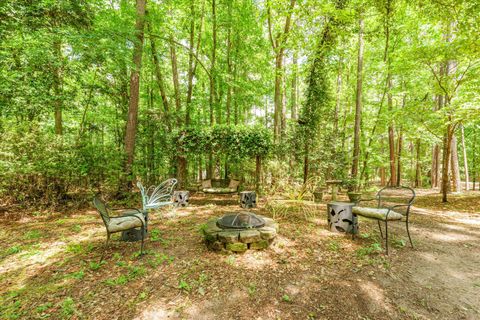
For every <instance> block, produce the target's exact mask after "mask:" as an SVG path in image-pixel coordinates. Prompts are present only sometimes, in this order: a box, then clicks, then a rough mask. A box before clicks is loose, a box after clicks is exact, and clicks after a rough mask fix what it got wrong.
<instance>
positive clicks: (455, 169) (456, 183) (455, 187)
mask: <svg viewBox="0 0 480 320" xmlns="http://www.w3.org/2000/svg"><path fill="white" fill-rule="evenodd" d="M451 157H452V159H451V160H450V161H451V170H452V191H453V192H460V191H462V187H461V181H460V166H459V164H458V146H457V137H456V135H455V134H453V136H452V146H451Z"/></svg>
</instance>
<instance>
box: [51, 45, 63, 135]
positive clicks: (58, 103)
mask: <svg viewBox="0 0 480 320" xmlns="http://www.w3.org/2000/svg"><path fill="white" fill-rule="evenodd" d="M53 52H54V54H55V57H56V59H57V61H56V63H55V67H54V70H53V93H54V95H55V98H54V100H53V104H54V110H55V134H58V135H62V134H63V123H62V108H63V97H62V82H63V81H62V67H61V63H62V60H63V58H62V42H61V40H60V39H55V40H54V41H53Z"/></svg>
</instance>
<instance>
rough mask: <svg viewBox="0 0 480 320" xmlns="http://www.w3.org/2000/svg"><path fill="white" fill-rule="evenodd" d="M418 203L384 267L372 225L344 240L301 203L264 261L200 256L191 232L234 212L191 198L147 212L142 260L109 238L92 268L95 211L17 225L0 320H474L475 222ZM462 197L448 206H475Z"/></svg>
mask: <svg viewBox="0 0 480 320" xmlns="http://www.w3.org/2000/svg"><path fill="white" fill-rule="evenodd" d="M426 197H427V198H428V199H423V198H421V199H419V201H418V203H417V207H415V208H414V210H413V213H412V220H411V223H412V224H411V229H410V230H411V234H412V238H413V240H414V244H415V249H411V248H410V246H409V243H408V238H407V235H406V231H405V224H404V223H398V222H395V223H391V224H389V230H390V232H389V238H390V249H391V251H390V255H389V256H385V255H384V253H383V249H382V247H383V241H382V240H381V239H380V236H379V231H378V226H377V223H376V222H375V221H372V220H364V219H361V220H360V234H359V235H358V236H357V237H356V238H355V240H352V238H351V236H349V235H345V234H340V233H332V232H330V231H328V230H327V222H326V218H325V216H326V214H325V212H324V211H325V205H323V204H322V205H313V203H312V202H310V201H305V202H300V203H299V204H298V207H292V208H290V207H289V208H290V209H288V210H287V211H285V212H283V213H282V215H279V216H277V219H276V220H277V222H278V223H279V225H280V229H279V235H278V236H277V238H276V239H275V241H274V242H273V243H272V244H271V246H270V247H269V248H268V249H267V250H264V251H253V250H249V251H247V252H246V253H244V254H224V253H219V252H212V251H209V250H207V249H206V246H205V244H204V242H203V239H202V236H201V233H200V232H199V230H200V227H201V226H202V225H203V224H204V223H205V222H206V221H208V220H209V219H211V218H214V217H220V216H222V215H223V214H225V213H226V212H229V211H235V210H240V208H239V207H238V199H236V198H235V197H234V196H231V195H228V196H225V197H222V196H201V197H195V196H194V197H193V198H192V200H191V205H190V206H189V207H186V208H177V209H171V208H168V209H164V210H160V211H158V212H152V213H151V215H150V222H149V233H150V236H149V238H148V240H147V241H146V251H147V254H146V255H145V256H143V257H138V250H139V243H125V242H121V241H119V240H118V239H119V237H118V235H117V236H115V238H114V240H113V241H112V243H111V246H110V247H109V250H108V251H107V254H106V257H105V261H104V262H103V263H98V260H99V257H100V255H101V253H102V252H103V243H104V241H105V239H106V233H105V229H104V226H103V223H102V222H101V220H100V218H99V216H98V213H96V212H95V211H93V210H91V209H89V210H85V211H82V212H78V213H76V214H75V215H70V216H64V217H62V216H59V215H57V216H55V218H51V217H50V218H48V219H44V218H42V217H34V216H29V217H28V216H27V217H25V218H23V219H22V220H21V221H28V222H27V223H23V222H19V221H15V222H8V223H7V224H6V226H7V228H4V229H2V230H1V231H0V246H1V248H2V251H3V252H4V253H2V254H1V255H0V294H1V295H2V298H1V300H0V305H3V306H0V311H2V312H3V313H5V314H7V315H8V317H13V316H12V315H22V317H21V318H26V319H28V318H41V317H46V316H47V315H50V316H51V318H52V319H57V318H62V316H61V314H62V312H63V311H62V310H64V307H63V306H64V303H65V301H69V299H71V301H73V306H74V308H75V310H76V314H77V315H78V317H79V318H91V319H112V318H125V319H133V318H135V319H277V318H280V319H339V315H341V317H342V318H345V319H359V318H362V317H363V318H365V319H367V318H368V319H385V318H399V319H403V318H412V319H413V318H426V319H431V318H435V319H437V318H439V319H454V318H459V317H460V318H461V317H463V318H465V319H476V318H480V311H479V307H478V306H479V305H480V301H479V300H480V298H479V296H478V294H477V293H478V289H479V288H480V282H479V281H480V280H478V279H480V273H479V272H478V271H477V270H478V265H480V242H479V241H478V240H479V238H480V234H479V228H478V224H479V221H480V216H479V214H478V213H472V212H463V211H462V210H459V211H457V210H456V209H455V207H454V205H453V204H449V206H448V208H443V207H442V208H441V209H436V208H435V207H434V206H433V207H432V205H431V204H429V203H430V202H429V201H437V200H438V199H437V197H436V196H435V195H433V196H430V195H427V196H426ZM458 197H461V196H460V195H459V196H458ZM469 197H470V198H469V200H468V201H467V202H465V201H464V200H463V199H461V200H458V201H457V200H455V201H454V202H455V203H468V204H469V205H471V204H472V203H479V202H480V196H478V199H477V198H472V196H469ZM432 199H433V200H432ZM297 202H298V201H297ZM297 202H296V204H295V205H297ZM261 203H262V202H261ZM288 203H289V204H288V205H289V206H290V205H291V202H288ZM419 203H425V207H420V206H419ZM251 211H254V212H256V213H259V214H262V215H265V216H269V217H271V216H272V215H273V212H271V211H269V210H267V209H265V207H263V206H260V207H259V208H256V209H253V210H251ZM305 213H307V214H305ZM22 288H23V289H22ZM105 297H108V298H107V299H105ZM17 301H18V302H17ZM2 308H3V309H2ZM39 310H40V311H39ZM44 310H45V311H44Z"/></svg>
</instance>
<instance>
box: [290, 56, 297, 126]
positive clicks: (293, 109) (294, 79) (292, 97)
mask: <svg viewBox="0 0 480 320" xmlns="http://www.w3.org/2000/svg"><path fill="white" fill-rule="evenodd" d="M297 73H298V58H297V52H296V51H295V52H294V53H293V61H292V87H291V89H290V90H291V91H290V105H291V118H292V120H294V121H295V120H297V90H298V88H297V77H298V74H297Z"/></svg>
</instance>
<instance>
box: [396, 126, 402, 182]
mask: <svg viewBox="0 0 480 320" xmlns="http://www.w3.org/2000/svg"><path fill="white" fill-rule="evenodd" d="M402 144H403V133H402V128H400V132H399V133H398V142H397V147H398V150H397V181H395V185H396V186H397V187H399V186H400V185H401V183H402V148H403V146H402Z"/></svg>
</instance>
